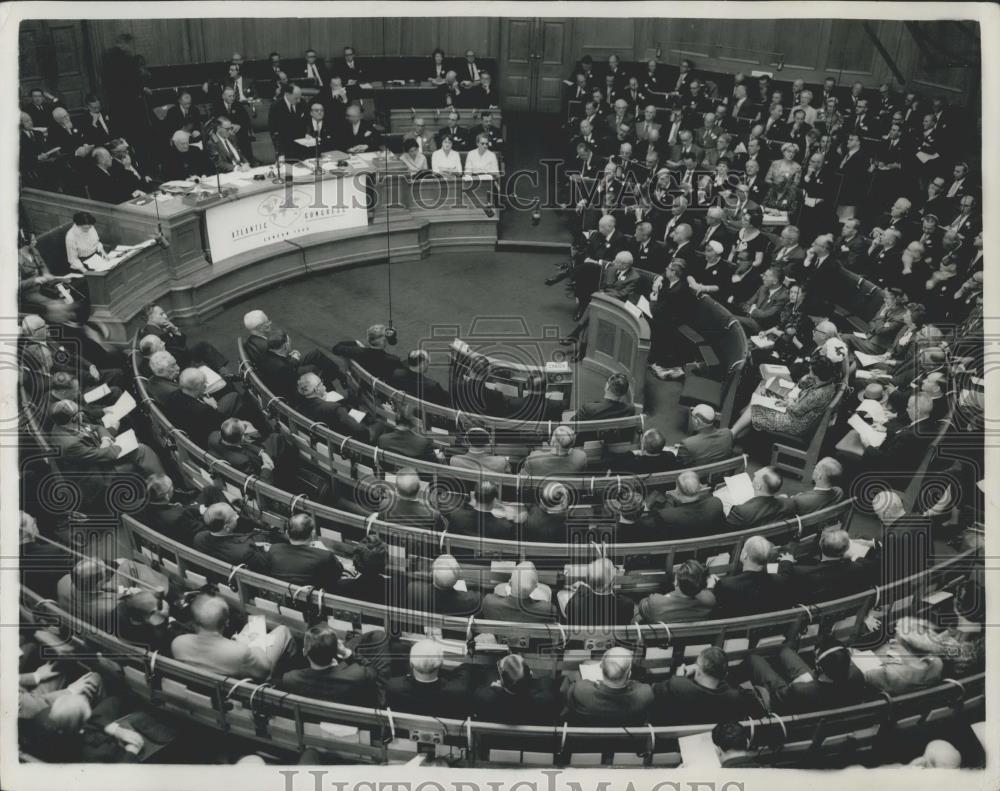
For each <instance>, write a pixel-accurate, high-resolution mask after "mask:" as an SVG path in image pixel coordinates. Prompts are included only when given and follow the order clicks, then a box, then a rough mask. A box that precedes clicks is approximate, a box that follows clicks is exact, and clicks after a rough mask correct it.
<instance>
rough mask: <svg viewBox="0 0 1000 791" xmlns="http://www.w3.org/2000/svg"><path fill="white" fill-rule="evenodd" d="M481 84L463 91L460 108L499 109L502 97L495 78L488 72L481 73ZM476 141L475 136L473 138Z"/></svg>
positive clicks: (460, 97)
mask: <svg viewBox="0 0 1000 791" xmlns="http://www.w3.org/2000/svg"><path fill="white" fill-rule="evenodd" d="M479 74H480V76H479V84H478V85H473V86H472V87H470V88H467V89H466V90H464V91H462V93H460V94H459V96H458V102H457V104H458V106H459V107H498V106H499V105H500V97H499V96H498V95H497V87H496V85H494V84H493V76H492V75H491V74H490V73H489V72H488V71H482V72H480V73H479ZM472 139H473V140H475V139H476V138H475V136H473V137H472Z"/></svg>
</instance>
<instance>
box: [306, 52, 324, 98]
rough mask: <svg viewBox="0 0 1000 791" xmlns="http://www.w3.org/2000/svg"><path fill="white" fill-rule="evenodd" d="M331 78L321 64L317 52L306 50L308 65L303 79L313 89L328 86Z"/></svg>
mask: <svg viewBox="0 0 1000 791" xmlns="http://www.w3.org/2000/svg"><path fill="white" fill-rule="evenodd" d="M329 76H330V75H328V74H327V72H326V67H325V66H324V65H323V64H322V63H321V62H320V60H319V56H318V55H317V54H316V50H314V49H307V50H306V65H305V69H304V70H303V71H302V79H303V80H305V81H307V82H308V83H309V84H310V85H311V86H312V87H313V88H322V87H323V86H324V85H326V83H327V80H328V79H329Z"/></svg>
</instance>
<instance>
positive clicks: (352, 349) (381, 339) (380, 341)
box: [333, 324, 403, 381]
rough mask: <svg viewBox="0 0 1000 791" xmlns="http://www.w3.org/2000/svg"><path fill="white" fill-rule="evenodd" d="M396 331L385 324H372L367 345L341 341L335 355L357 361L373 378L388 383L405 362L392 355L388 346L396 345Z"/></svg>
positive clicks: (334, 349)
mask: <svg viewBox="0 0 1000 791" xmlns="http://www.w3.org/2000/svg"><path fill="white" fill-rule="evenodd" d="M395 337H396V331H395V330H394V329H392V328H390V327H387V326H386V325H385V324H372V325H371V326H370V327H369V328H368V332H367V333H366V336H365V339H366V341H367V343H361V341H358V340H355V339H353V338H351V339H350V340H346V341H340V342H339V343H337V344H336V345H335V346H334V347H333V353H334V354H336V355H339V356H341V357H345V358H347V359H349V360H356V361H357V363H358V365H360V366H361V367H362V368H364V369H365V370H366V371H367V372H368V373H370V374H371V375H372V376H374V377H376V378H378V379H382V380H383V381H388V380H389V378H390V377H391V376H392V374H393V372H394V371H395V370H396V369H397V368H400V367H402V365H403V361H402V360H400V359H399V358H398V357H397V356H396V355H394V354H390V353H389V351H388V350H387V349H386V346H387V345H390V344H391V343H395Z"/></svg>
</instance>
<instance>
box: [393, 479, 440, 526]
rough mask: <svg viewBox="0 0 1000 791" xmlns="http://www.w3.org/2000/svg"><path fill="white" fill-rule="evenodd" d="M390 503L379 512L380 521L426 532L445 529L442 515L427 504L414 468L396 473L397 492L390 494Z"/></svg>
mask: <svg viewBox="0 0 1000 791" xmlns="http://www.w3.org/2000/svg"><path fill="white" fill-rule="evenodd" d="M387 499H388V502H387V503H385V504H383V506H382V508H381V509H380V510H379V519H381V520H382V521H384V522H393V523H395V524H400V525H408V526H410V527H421V528H423V529H424V530H438V529H442V528H443V527H444V520H443V519H442V517H441V514H440V513H439V512H438V511H436V510H435V509H434V508H431V506H430V505H428V504H427V500H426V498H425V497H424V496H423V494H422V493H421V491H420V477H419V476H418V475H417V471H416V470H414V469H413V468H412V467H403V468H402V469H400V470H398V471H397V472H396V491H395V493H390V494H389V496H388V498H387Z"/></svg>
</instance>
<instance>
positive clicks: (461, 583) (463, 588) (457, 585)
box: [454, 580, 469, 593]
mask: <svg viewBox="0 0 1000 791" xmlns="http://www.w3.org/2000/svg"><path fill="white" fill-rule="evenodd" d="M454 589H455V590H457V591H462V593H468V592H469V588H468V586H467V585H466V584H465V580H459V581H458V582H456V583H455V586H454Z"/></svg>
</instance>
